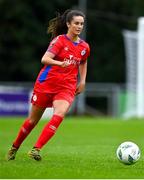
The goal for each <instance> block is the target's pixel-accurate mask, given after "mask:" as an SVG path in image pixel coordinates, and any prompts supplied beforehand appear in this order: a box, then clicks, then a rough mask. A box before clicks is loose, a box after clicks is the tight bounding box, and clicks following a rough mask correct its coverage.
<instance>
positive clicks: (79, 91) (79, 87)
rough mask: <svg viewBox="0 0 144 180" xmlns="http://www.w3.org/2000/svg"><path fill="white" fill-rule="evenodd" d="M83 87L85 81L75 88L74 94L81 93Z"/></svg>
mask: <svg viewBox="0 0 144 180" xmlns="http://www.w3.org/2000/svg"><path fill="white" fill-rule="evenodd" d="M84 89H85V83H80V84H79V85H78V86H77V88H76V92H75V95H78V94H80V93H82V92H83V91H84Z"/></svg>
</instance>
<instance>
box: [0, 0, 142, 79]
mask: <svg viewBox="0 0 144 180" xmlns="http://www.w3.org/2000/svg"><path fill="white" fill-rule="evenodd" d="M77 5H78V0H53V1H47V0H42V1H39V0H35V1H33V0H25V1H22V0H13V1H11V0H0V17H1V18H0V25H1V28H0V77H1V78H0V81H34V80H35V78H36V76H37V74H38V72H39V70H40V68H41V63H40V60H41V57H42V55H43V53H44V52H45V50H46V48H47V46H48V43H49V40H50V39H49V38H50V37H49V36H48V35H47V34H46V31H47V25H48V21H49V20H50V19H51V18H53V17H54V16H55V12H56V11H59V12H63V11H65V10H66V9H68V8H72V7H76V6H77ZM143 9H144V1H142V0H97V1H92V0H89V1H88V0H87V41H88V42H89V43H90V46H91V56H90V58H89V59H90V60H89V64H88V68H90V69H91V70H90V71H89V73H88V81H95V82H125V56H124V44H123V37H122V30H123V29H132V30H136V28H137V18H138V17H139V16H143V15H144V11H143Z"/></svg>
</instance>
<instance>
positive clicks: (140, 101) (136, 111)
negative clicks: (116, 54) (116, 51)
mask: <svg viewBox="0 0 144 180" xmlns="http://www.w3.org/2000/svg"><path fill="white" fill-rule="evenodd" d="M123 35H124V43H125V54H126V108H125V113H124V117H126V118H130V117H139V118H143V117H144V17H140V18H139V19H138V28H137V31H136V32H134V31H124V32H123Z"/></svg>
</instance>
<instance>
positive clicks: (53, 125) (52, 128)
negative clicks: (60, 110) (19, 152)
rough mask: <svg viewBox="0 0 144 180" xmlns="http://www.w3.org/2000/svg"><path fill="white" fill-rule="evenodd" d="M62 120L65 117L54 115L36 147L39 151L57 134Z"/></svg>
mask: <svg viewBox="0 0 144 180" xmlns="http://www.w3.org/2000/svg"><path fill="white" fill-rule="evenodd" d="M62 120H63V117H61V116H58V115H53V117H52V118H51V120H50V121H49V123H48V124H47V125H46V126H45V127H44V129H43V131H42V133H41V134H40V136H39V138H38V140H37V142H36V144H35V146H34V147H36V148H39V149H40V148H42V147H43V146H44V145H45V144H46V143H47V142H48V141H49V140H50V139H51V137H52V136H53V135H54V134H55V132H56V130H57V128H58V127H59V125H60V123H61V122H62Z"/></svg>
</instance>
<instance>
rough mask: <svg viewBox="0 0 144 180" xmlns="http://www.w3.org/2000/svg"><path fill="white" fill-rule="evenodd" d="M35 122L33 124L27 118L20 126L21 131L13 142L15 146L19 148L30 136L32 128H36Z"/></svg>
mask: <svg viewBox="0 0 144 180" xmlns="http://www.w3.org/2000/svg"><path fill="white" fill-rule="evenodd" d="M34 126H35V125H34V124H31V122H30V120H29V119H26V120H25V122H24V123H23V125H22V126H21V128H20V131H19V133H18V135H17V137H16V140H15V141H14V143H13V146H14V147H16V148H19V147H20V145H21V144H22V142H23V141H24V139H25V138H26V137H27V136H28V134H29V133H30V132H31V130H32V129H33V128H34Z"/></svg>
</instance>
